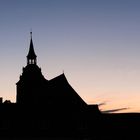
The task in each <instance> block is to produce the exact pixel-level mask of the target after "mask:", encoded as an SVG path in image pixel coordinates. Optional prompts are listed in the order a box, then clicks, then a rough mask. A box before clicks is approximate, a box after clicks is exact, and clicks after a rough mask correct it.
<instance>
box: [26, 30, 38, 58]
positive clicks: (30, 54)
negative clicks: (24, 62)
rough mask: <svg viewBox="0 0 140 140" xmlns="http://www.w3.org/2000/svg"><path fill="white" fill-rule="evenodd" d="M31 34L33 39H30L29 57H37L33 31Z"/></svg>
mask: <svg viewBox="0 0 140 140" xmlns="http://www.w3.org/2000/svg"><path fill="white" fill-rule="evenodd" d="M30 34H31V40H30V47H29V52H28V55H27V58H28V59H35V58H36V57H37V56H36V54H35V51H34V45H33V41H32V32H30Z"/></svg>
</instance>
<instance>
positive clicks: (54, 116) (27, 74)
mask: <svg viewBox="0 0 140 140" xmlns="http://www.w3.org/2000/svg"><path fill="white" fill-rule="evenodd" d="M16 86H17V95H16V103H11V102H10V101H9V100H6V101H4V102H3V99H2V98H0V120H1V122H0V139H2V138H4V139H5V138H6V139H7V138H8V139H18V140H19V139H22V140H23V139H27V138H35V139H37V138H38V139H41V138H42V139H44V138H45V139H49V138H51V139H52V138H54V139H59V138H63V139H67V138H68V139H72V140H75V139H76V140H77V139H78V140H84V139H89V140H100V139H101V140H102V139H104V140H109V139H110V140H112V139H113V140H114V139H116V140H118V139H128V138H129V139H130V138H131V139H136V138H140V136H139V130H140V114H139V113H123V114H119V113H118V114H107V113H105V114H104V113H101V112H100V111H99V109H98V105H88V104H87V103H86V102H85V101H84V100H83V99H82V98H81V97H80V96H79V95H78V94H77V93H76V91H75V90H74V89H73V88H72V87H71V85H70V84H69V83H68V81H67V79H66V77H65V74H64V73H63V74H61V75H59V76H57V77H55V78H53V79H51V80H47V79H45V78H44V76H43V75H42V72H41V68H39V67H38V65H37V55H36V54H35V51H34V46H33V41H32V33H31V40H30V46H29V52H28V55H27V65H26V66H25V67H24V68H23V72H22V75H21V76H20V79H19V81H18V82H17V83H16Z"/></svg>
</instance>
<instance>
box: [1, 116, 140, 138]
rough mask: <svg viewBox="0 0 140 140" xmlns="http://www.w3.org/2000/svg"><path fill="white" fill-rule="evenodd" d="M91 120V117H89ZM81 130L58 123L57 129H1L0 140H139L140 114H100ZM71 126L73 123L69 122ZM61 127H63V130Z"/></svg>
mask: <svg viewBox="0 0 140 140" xmlns="http://www.w3.org/2000/svg"><path fill="white" fill-rule="evenodd" d="M90 119H92V117H90ZM88 121H89V122H90V124H88V126H87V125H86V124H85V126H84V127H81V128H68V127H67V125H64V124H63V121H62V122H61V123H58V125H59V126H57V129H48V128H42V129H36V128H28V126H27V127H25V126H24V127H23V128H21V127H20V128H19V129H17V128H14V129H6V128H5V129H1V130H0V140H6V139H9V140H11V139H13V140H17V139H18V140H28V139H29V140H30V139H34V140H59V139H61V140H121V139H124V140H125V139H126V140H127V139H132V140H135V139H140V114H139V113H124V114H101V115H99V116H96V117H95V118H93V119H92V120H88ZM69 123H71V124H73V123H75V122H74V121H72V122H69ZM62 126H65V128H63V127H62Z"/></svg>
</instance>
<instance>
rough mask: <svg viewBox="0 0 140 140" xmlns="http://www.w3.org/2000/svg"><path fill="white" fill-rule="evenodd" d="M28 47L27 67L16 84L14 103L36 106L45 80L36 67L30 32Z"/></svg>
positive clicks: (39, 69)
mask: <svg viewBox="0 0 140 140" xmlns="http://www.w3.org/2000/svg"><path fill="white" fill-rule="evenodd" d="M30 35H31V38H30V45H29V52H28V55H27V65H26V67H23V72H22V75H21V76H20V80H19V81H18V82H17V83H16V85H17V95H16V102H17V103H19V104H25V105H26V104H38V103H40V102H41V98H42V97H41V96H42V94H43V92H42V90H43V89H44V85H45V84H46V82H47V80H46V79H45V78H44V76H43V75H42V72H41V68H39V67H38V66H37V56H36V54H35V51H34V45H33V40H32V32H30Z"/></svg>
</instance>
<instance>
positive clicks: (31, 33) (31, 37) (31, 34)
mask: <svg viewBox="0 0 140 140" xmlns="http://www.w3.org/2000/svg"><path fill="white" fill-rule="evenodd" d="M30 37H31V39H32V29H31V31H30Z"/></svg>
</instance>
